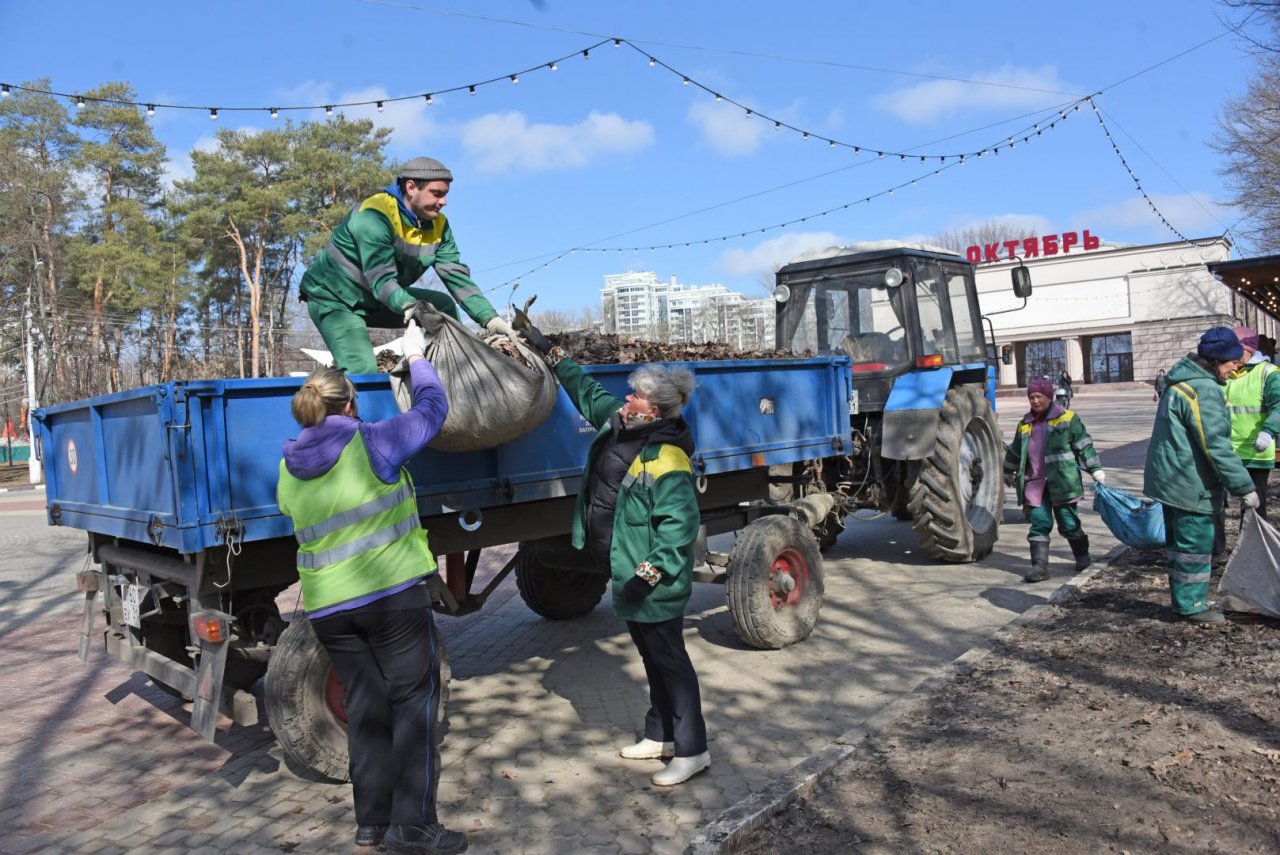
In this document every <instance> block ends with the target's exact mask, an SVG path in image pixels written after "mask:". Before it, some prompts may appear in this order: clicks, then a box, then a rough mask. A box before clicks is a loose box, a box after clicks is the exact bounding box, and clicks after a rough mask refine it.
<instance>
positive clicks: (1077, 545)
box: [1067, 533, 1093, 573]
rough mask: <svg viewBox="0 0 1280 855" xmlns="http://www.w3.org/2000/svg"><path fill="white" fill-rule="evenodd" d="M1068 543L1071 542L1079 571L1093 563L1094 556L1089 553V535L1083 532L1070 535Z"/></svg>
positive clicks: (1072, 552)
mask: <svg viewBox="0 0 1280 855" xmlns="http://www.w3.org/2000/svg"><path fill="white" fill-rule="evenodd" d="M1067 543H1069V544H1071V554H1072V555H1074V556H1075V557H1076V572H1077V573H1079V572H1080V571H1081V570H1084V569H1086V568H1088V567H1089V566H1090V565H1091V564H1093V556H1092V555H1090V554H1089V535H1087V534H1083V533H1082V534H1078V535H1076V536H1075V537H1069V538H1067Z"/></svg>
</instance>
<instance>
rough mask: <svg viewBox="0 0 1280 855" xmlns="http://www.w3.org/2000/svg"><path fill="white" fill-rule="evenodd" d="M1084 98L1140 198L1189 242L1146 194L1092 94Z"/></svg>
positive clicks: (1175, 232) (1171, 228)
mask: <svg viewBox="0 0 1280 855" xmlns="http://www.w3.org/2000/svg"><path fill="white" fill-rule="evenodd" d="M1084 100H1086V101H1088V102H1089V106H1090V107H1092V108H1093V115H1094V116H1095V117H1096V118H1097V120H1098V126H1099V127H1101V128H1102V132H1103V133H1104V134H1106V135H1107V142H1109V143H1111V150H1112V151H1114V152H1115V153H1116V157H1118V158H1120V164H1121V165H1122V166H1124V168H1125V171H1126V172H1128V173H1129V177H1130V178H1132V179H1133V186H1135V187H1137V188H1138V192H1139V193H1141V194H1142V198H1143V199H1146V200H1147V205H1149V206H1150V207H1151V210H1152V211H1153V212H1154V213H1155V215H1156V216H1157V217H1159V218H1160V222H1162V223H1164V225H1165V228H1167V229H1168V230H1169V231H1171V232H1173V233H1174V234H1175V235H1177V236H1178V237H1179V238H1181V239H1182V240H1184V241H1186V242H1187V243H1191V240H1190V239H1189V238H1188V237H1187V236H1186V235H1184V234H1183V233H1182V232H1180V231H1178V230H1177V229H1175V228H1174V227H1173V223H1171V222H1169V220H1168V218H1166V217H1165V215H1164V214H1163V213H1161V211H1160V209H1159V208H1158V207H1156V203H1155V201H1154V200H1153V199H1152V198H1151V197H1150V196H1148V195H1147V191H1146V189H1145V188H1144V187H1143V186H1142V182H1141V181H1139V180H1138V175H1137V173H1135V172H1134V171H1133V167H1131V166H1130V165H1129V161H1127V160H1125V156H1124V154H1123V153H1122V152H1121V151H1120V146H1118V145H1117V144H1116V140H1115V137H1113V136H1111V129H1110V128H1108V127H1107V123H1106V122H1105V121H1103V118H1102V111H1101V110H1099V109H1098V105H1097V104H1095V103H1094V101H1093V96H1092V95H1089V96H1088V97H1086V98H1085V99H1084Z"/></svg>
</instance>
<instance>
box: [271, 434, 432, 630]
mask: <svg viewBox="0 0 1280 855" xmlns="http://www.w3.org/2000/svg"><path fill="white" fill-rule="evenodd" d="M277 501H278V503H279V505H280V510H281V511H282V512H283V513H285V514H288V515H289V516H290V517H291V518H292V519H293V524H294V529H295V533H296V537H297V539H298V543H299V546H298V559H297V566H298V578H299V580H300V581H301V582H302V597H303V607H304V609H305V610H306V611H307V612H314V611H316V610H318V609H324V608H329V607H330V606H334V605H340V604H342V603H345V602H349V601H351V600H354V599H357V598H360V597H364V596H367V595H369V594H373V593H377V592H379V591H385V590H389V589H391V588H393V587H395V586H397V585H400V584H403V583H404V582H409V581H412V580H414V579H418V578H421V577H423V576H426V575H428V574H429V573H431V572H432V571H433V570H435V559H434V557H433V556H432V555H431V550H430V549H429V548H428V546H427V537H426V532H424V531H423V530H422V524H421V522H420V521H419V520H418V507H417V502H416V500H415V499H414V494H413V483H412V481H411V480H410V479H409V475H408V473H407V472H406V471H405V470H403V469H402V470H401V471H400V477H399V478H398V479H397V481H396V482H395V483H393V484H387V483H385V482H383V481H381V480H379V479H378V476H377V475H375V474H374V472H373V468H372V466H371V465H370V462H369V454H368V450H367V449H366V448H365V444H364V436H363V435H362V434H361V432H360V431H359V430H357V431H356V432H355V435H354V436H352V438H351V440H350V442H348V443H347V446H346V448H344V449H343V450H342V454H340V455H339V457H338V460H337V462H335V463H334V465H333V466H332V467H331V468H330V469H329V471H328V472H325V473H324V474H323V475H319V476H317V477H315V478H310V479H306V480H303V479H300V478H296V477H294V476H293V475H292V474H290V472H289V471H288V468H287V467H286V466H285V464H284V461H281V463H280V483H279V486H278V488H277Z"/></svg>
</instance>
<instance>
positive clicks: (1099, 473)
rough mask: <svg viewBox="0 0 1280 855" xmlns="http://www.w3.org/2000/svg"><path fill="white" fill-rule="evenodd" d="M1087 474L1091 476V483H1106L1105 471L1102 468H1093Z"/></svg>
mask: <svg viewBox="0 0 1280 855" xmlns="http://www.w3.org/2000/svg"><path fill="white" fill-rule="evenodd" d="M1089 474H1090V475H1092V476H1093V483H1095V484H1105V483H1107V473H1106V472H1105V471H1103V470H1102V469H1095V470H1093V471H1092V472H1090V473H1089Z"/></svg>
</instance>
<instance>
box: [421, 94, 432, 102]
mask: <svg viewBox="0 0 1280 855" xmlns="http://www.w3.org/2000/svg"><path fill="white" fill-rule="evenodd" d="M422 99H423V100H424V101H426V102H427V103H428V104H430V103H431V93H430V92H428V93H427V94H426V95H423V96H422Z"/></svg>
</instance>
